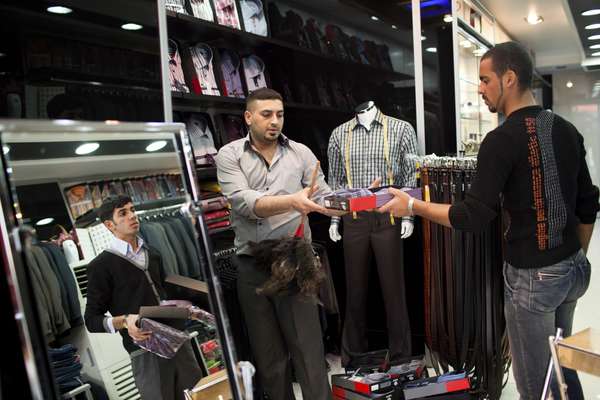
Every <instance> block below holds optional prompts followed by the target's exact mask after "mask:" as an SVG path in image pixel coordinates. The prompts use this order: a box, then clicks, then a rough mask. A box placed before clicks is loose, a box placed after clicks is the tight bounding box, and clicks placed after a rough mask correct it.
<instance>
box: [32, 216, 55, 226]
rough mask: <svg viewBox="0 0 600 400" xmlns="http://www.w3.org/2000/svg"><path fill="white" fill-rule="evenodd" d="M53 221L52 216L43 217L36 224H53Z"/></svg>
mask: <svg viewBox="0 0 600 400" xmlns="http://www.w3.org/2000/svg"><path fill="white" fill-rule="evenodd" d="M53 222H54V218H52V217H50V218H42V219H40V220H39V221H38V222H36V223H35V224H36V225H37V226H43V225H48V224H51V223H53Z"/></svg>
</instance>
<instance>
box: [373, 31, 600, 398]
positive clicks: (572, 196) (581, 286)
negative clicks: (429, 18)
mask: <svg viewBox="0 0 600 400" xmlns="http://www.w3.org/2000/svg"><path fill="white" fill-rule="evenodd" d="M532 74H533V65H532V62H531V59H530V57H529V54H528V53H527V51H526V50H525V49H524V48H523V47H522V46H520V45H519V44H517V43H515V42H508V43H502V44H499V45H497V46H495V47H494V48H492V49H491V50H489V51H488V52H487V53H486V54H485V55H484V56H483V57H482V59H481V63H480V80H481V83H480V86H479V93H480V94H481V95H482V97H483V99H484V101H485V103H486V105H487V106H488V108H489V109H490V111H491V112H501V113H503V114H504V115H506V121H505V122H504V123H503V124H502V125H501V126H499V127H498V128H496V129H494V130H493V131H491V132H490V133H488V134H487V136H486V137H485V139H484V140H483V142H482V144H481V148H480V150H479V154H478V157H477V176H476V178H475V180H474V182H473V184H472V186H471V190H470V191H469V193H468V194H467V195H466V198H465V200H464V201H462V202H459V203H456V204H453V205H446V204H434V203H427V202H423V201H419V200H416V199H414V198H411V197H410V196H408V195H407V194H406V193H404V192H401V191H397V190H395V191H394V190H393V192H394V199H393V200H392V201H391V202H389V203H388V204H386V205H385V206H384V207H382V208H381V209H380V210H379V211H381V212H392V213H393V214H394V215H397V216H405V215H420V216H422V217H423V218H427V219H429V220H431V221H433V222H436V223H438V224H442V225H444V226H447V227H451V228H455V229H460V230H467V231H479V230H482V229H483V228H485V227H486V226H487V225H488V223H489V222H490V221H491V220H492V219H493V218H494V217H495V216H496V214H497V212H496V210H497V208H498V205H499V204H500V202H501V201H502V207H503V209H504V210H505V211H506V212H507V214H508V216H509V221H510V222H509V227H508V230H507V232H506V234H505V239H506V246H505V258H506V260H505V263H504V279H505V290H504V292H505V305H504V313H505V316H506V324H507V329H508V337H509V341H510V346H511V353H512V365H513V372H514V376H515V381H516V384H517V389H518V391H519V393H520V395H521V398H522V399H539V398H540V396H541V392H542V388H543V385H544V377H545V373H546V366H547V365H548V360H549V357H550V349H549V346H548V337H549V336H551V335H553V334H554V333H555V331H556V328H557V327H560V328H562V329H563V330H564V336H569V335H570V334H571V328H572V324H573V314H574V312H575V305H576V304H577V299H578V298H579V297H581V296H582V295H583V294H584V293H585V291H586V289H587V287H588V285H589V280H590V264H589V262H588V260H587V258H586V256H585V254H586V251H587V248H588V244H589V242H590V238H591V235H592V230H593V227H594V222H595V220H596V213H597V212H598V209H599V206H598V188H597V187H595V186H594V185H593V184H592V182H591V179H590V174H589V170H588V167H587V164H586V161H585V147H584V145H583V137H582V136H581V134H579V132H578V131H577V129H576V128H575V127H574V126H573V125H572V124H570V123H569V122H568V121H566V120H564V119H563V118H561V117H559V116H557V115H555V114H553V113H551V112H549V111H545V110H543V109H542V108H541V107H539V106H537V105H536V104H535V100H534V97H533V94H532V92H531V81H532ZM500 195H502V197H501V196H500ZM501 199H502V200H501ZM565 378H566V381H567V384H568V390H569V396H570V397H571V398H583V393H582V391H581V385H580V383H579V380H578V378H577V374H576V373H575V372H574V371H571V370H565Z"/></svg>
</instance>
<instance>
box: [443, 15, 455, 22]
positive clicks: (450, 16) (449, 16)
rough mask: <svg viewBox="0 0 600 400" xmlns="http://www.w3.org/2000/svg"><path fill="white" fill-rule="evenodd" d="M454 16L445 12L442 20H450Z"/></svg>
mask: <svg viewBox="0 0 600 400" xmlns="http://www.w3.org/2000/svg"><path fill="white" fill-rule="evenodd" d="M453 19H454V18H452V15H450V14H446V15H444V22H452V20H453Z"/></svg>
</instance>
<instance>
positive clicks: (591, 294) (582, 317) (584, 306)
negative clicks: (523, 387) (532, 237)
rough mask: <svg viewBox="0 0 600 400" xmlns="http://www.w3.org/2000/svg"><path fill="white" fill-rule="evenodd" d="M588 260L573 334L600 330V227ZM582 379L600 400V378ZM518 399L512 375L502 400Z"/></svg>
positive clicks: (333, 360)
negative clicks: (588, 275)
mask: <svg viewBox="0 0 600 400" xmlns="http://www.w3.org/2000/svg"><path fill="white" fill-rule="evenodd" d="M588 259H589V260H590V262H591V264H592V279H591V282H590V287H589V288H588V291H587V293H586V294H585V296H584V297H583V298H582V299H581V300H580V301H579V304H578V305H577V309H576V312H575V321H574V325H573V332H579V331H581V330H583V329H585V328H588V327H592V328H596V329H600V313H599V312H598V305H599V304H600V269H599V268H600V226H597V227H596V229H594V235H593V237H592V242H591V243H590V247H589V250H588ZM327 359H328V361H329V363H330V365H331V366H332V368H331V372H330V375H331V373H341V372H342V371H343V370H342V368H341V366H340V359H339V357H333V356H330V355H328V356H327ZM580 379H581V384H582V386H583V391H584V394H585V398H586V399H591V400H597V399H600V378H598V377H595V376H592V375H587V374H580ZM294 392H295V393H296V398H297V399H299V400H300V399H302V394H301V393H300V387H299V386H298V384H294ZM518 398H519V394H518V392H517V387H516V385H515V382H514V379H513V377H512V373H511V376H510V377H509V380H508V383H507V384H506V387H505V388H504V390H503V392H502V397H501V400H517V399H518Z"/></svg>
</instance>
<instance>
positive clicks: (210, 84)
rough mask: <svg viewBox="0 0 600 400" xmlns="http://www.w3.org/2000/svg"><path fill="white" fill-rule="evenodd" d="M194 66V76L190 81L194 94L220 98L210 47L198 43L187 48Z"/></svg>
mask: <svg viewBox="0 0 600 400" xmlns="http://www.w3.org/2000/svg"><path fill="white" fill-rule="evenodd" d="M189 51H190V54H191V56H192V63H193V64H194V71H195V72H196V73H195V76H194V78H193V79H192V89H193V90H194V93H196V94H207V95H211V96H220V95H221V92H220V91H219V86H218V85H217V80H216V79H215V73H214V70H213V63H212V61H213V52H212V49H211V48H210V46H208V45H207V44H204V43H198V44H196V45H194V46H192V47H190V48H189Z"/></svg>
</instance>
